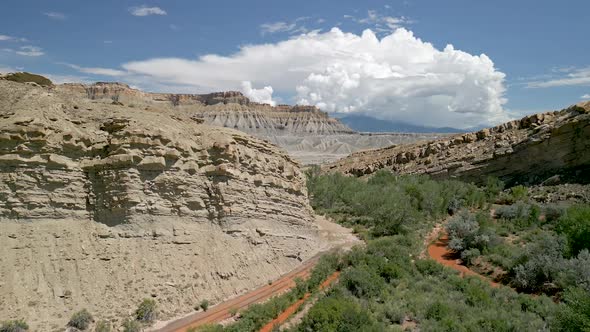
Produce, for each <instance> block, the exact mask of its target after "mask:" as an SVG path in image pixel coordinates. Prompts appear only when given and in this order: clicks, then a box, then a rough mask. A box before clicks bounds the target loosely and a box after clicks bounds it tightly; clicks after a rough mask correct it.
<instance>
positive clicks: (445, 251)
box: [428, 231, 499, 287]
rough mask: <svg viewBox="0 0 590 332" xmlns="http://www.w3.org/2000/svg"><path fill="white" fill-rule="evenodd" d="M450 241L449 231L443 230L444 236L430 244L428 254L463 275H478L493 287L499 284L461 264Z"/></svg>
mask: <svg viewBox="0 0 590 332" xmlns="http://www.w3.org/2000/svg"><path fill="white" fill-rule="evenodd" d="M448 243H449V237H448V236H447V233H446V232H445V231H443V236H441V237H440V238H439V239H438V240H437V241H435V242H434V243H432V244H431V245H429V246H428V255H429V256H430V257H431V258H432V259H434V260H435V261H437V262H439V263H440V264H442V265H445V266H448V267H450V268H452V269H455V270H457V271H459V273H460V275H461V277H463V276H465V275H471V276H477V277H479V278H481V279H483V280H485V281H487V282H489V283H490V285H491V286H492V287H498V286H499V284H498V283H497V282H493V281H491V280H489V279H488V278H486V277H484V276H482V275H480V274H477V273H475V272H473V271H471V270H470V269H468V268H467V267H466V266H465V265H461V264H459V261H460V260H459V259H457V258H456V257H455V256H456V255H455V253H454V252H453V251H452V250H450V249H449V248H448V247H447V244H448Z"/></svg>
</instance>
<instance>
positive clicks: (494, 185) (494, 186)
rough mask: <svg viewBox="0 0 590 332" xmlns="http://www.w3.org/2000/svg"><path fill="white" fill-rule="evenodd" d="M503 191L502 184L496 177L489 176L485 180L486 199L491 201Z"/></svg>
mask: <svg viewBox="0 0 590 332" xmlns="http://www.w3.org/2000/svg"><path fill="white" fill-rule="evenodd" d="M502 190H504V182H502V181H501V180H500V179H498V178H497V177H493V176H489V177H488V178H487V180H486V186H485V192H486V195H487V196H488V199H491V200H493V199H494V198H495V197H496V196H498V195H499V194H500V193H501V192H502Z"/></svg>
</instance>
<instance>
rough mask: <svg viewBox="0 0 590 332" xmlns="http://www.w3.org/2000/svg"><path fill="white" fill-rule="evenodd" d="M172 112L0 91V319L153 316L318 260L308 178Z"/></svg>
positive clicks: (259, 144)
mask: <svg viewBox="0 0 590 332" xmlns="http://www.w3.org/2000/svg"><path fill="white" fill-rule="evenodd" d="M198 122H199V121H198V119H197V120H195V119H193V118H191V117H190V116H189V115H187V114H186V112H183V111H180V110H165V111H162V110H158V109H155V108H153V107H150V108H149V109H148V110H146V109H144V108H137V107H136V108H132V107H128V106H120V105H110V104H106V103H97V102H96V101H93V100H91V99H87V98H79V96H78V95H77V94H75V93H74V94H72V93H71V91H66V90H64V89H47V88H41V87H33V86H30V85H25V84H19V83H13V82H8V81H0V251H1V252H2V255H0V298H1V299H2V305H0V317H1V318H2V319H17V318H25V319H26V320H27V321H28V322H29V325H31V326H32V328H33V330H35V331H37V330H38V331H41V330H43V331H51V330H63V327H64V326H65V323H66V322H67V320H68V319H69V317H70V315H71V314H72V313H73V312H74V311H77V310H80V309H82V308H88V309H89V310H90V311H91V312H93V313H94V314H95V316H96V318H99V319H109V320H115V321H116V320H120V319H122V318H123V317H125V316H127V315H128V314H130V313H131V312H132V311H133V310H134V308H135V307H136V305H137V303H138V302H139V301H140V300H141V299H142V298H145V297H154V298H156V300H157V301H158V303H159V304H160V308H161V309H162V312H161V317H160V318H163V319H166V318H170V317H172V316H174V315H178V314H183V313H187V312H190V311H191V310H192V307H193V306H194V305H195V303H197V301H200V300H202V299H209V300H210V301H213V302H216V301H219V300H220V299H223V298H227V297H229V296H232V295H235V294H237V293H240V292H243V291H245V290H246V289H248V288H251V287H253V286H256V285H260V284H263V283H266V282H267V281H268V280H269V279H274V278H276V277H277V276H279V275H280V274H282V273H285V272H286V271H288V270H290V269H292V268H293V267H294V266H296V265H297V264H298V263H299V262H300V261H301V260H304V259H306V258H308V257H310V256H311V255H313V254H314V253H315V252H317V251H318V250H319V249H320V248H321V246H322V245H323V243H322V242H321V241H320V239H319V238H318V231H317V227H316V226H315V223H314V220H313V216H312V211H311V208H310V207H309V205H308V200H307V192H306V186H305V178H304V175H303V174H302V172H301V170H300V169H299V167H298V165H297V163H296V162H294V161H293V160H292V159H291V158H290V157H288V156H287V155H285V154H283V153H282V152H281V151H280V150H279V149H278V148H276V147H275V146H273V145H271V144H268V143H266V142H263V141H261V140H258V139H255V138H253V137H250V136H249V135H246V134H244V133H241V132H239V131H234V130H229V129H225V128H217V127H210V126H206V125H202V124H198Z"/></svg>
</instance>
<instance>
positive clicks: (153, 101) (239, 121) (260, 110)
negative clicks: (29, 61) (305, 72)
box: [56, 82, 440, 164]
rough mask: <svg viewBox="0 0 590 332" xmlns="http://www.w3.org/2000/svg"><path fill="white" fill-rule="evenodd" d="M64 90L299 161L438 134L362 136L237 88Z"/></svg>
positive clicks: (312, 111)
mask: <svg viewBox="0 0 590 332" xmlns="http://www.w3.org/2000/svg"><path fill="white" fill-rule="evenodd" d="M56 89H57V90H58V91H66V92H68V93H73V94H76V95H78V96H80V97H84V98H87V99H91V100H94V101H96V102H103V103H108V104H111V103H114V104H124V105H128V106H133V107H135V108H142V109H145V108H148V109H150V108H157V109H160V110H174V111H179V112H184V113H185V114H187V115H189V116H191V117H194V118H196V119H200V120H201V121H203V122H204V123H206V124H209V125H214V126H219V127H227V128H233V129H237V130H240V131H243V132H246V133H250V134H252V135H255V136H257V137H259V138H262V139H264V140H266V141H269V142H271V143H273V144H275V145H277V146H279V147H281V148H283V149H284V150H286V151H287V152H288V153H289V154H290V155H291V156H292V157H294V158H295V159H297V160H298V161H299V162H301V163H303V164H316V163H324V162H327V161H334V160H337V159H340V158H342V157H345V156H347V155H348V154H350V153H352V152H356V151H359V150H365V149H371V148H379V147H385V146H390V145H392V144H400V143H409V142H414V141H416V140H419V139H432V138H438V137H440V135H436V134H434V135H433V134H404V133H400V134H390V135H383V134H380V135H362V134H358V133H355V132H354V131H353V130H351V129H350V128H348V127H347V126H346V125H344V124H342V123H341V122H340V121H339V120H337V119H335V118H331V117H330V116H328V114H326V113H325V112H322V111H320V110H319V109H317V108H315V107H310V106H288V105H279V106H276V107H273V106H270V105H265V104H258V103H254V102H251V101H250V100H249V99H248V98H246V97H245V96H244V95H242V94H241V93H240V92H235V91H229V92H217V93H210V94H203V95H198V94H166V93H148V92H143V91H140V90H136V89H133V88H130V87H129V86H128V85H126V84H121V83H105V82H99V83H95V84H92V85H83V84H63V85H61V86H57V87H56Z"/></svg>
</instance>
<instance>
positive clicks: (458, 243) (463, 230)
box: [445, 212, 490, 252]
mask: <svg viewBox="0 0 590 332" xmlns="http://www.w3.org/2000/svg"><path fill="white" fill-rule="evenodd" d="M445 228H446V231H447V234H448V236H449V245H448V246H449V248H451V249H452V250H455V251H457V252H462V251H464V250H468V249H474V248H477V249H479V250H483V249H485V248H486V247H487V246H488V244H489V243H490V235H488V234H483V233H482V232H481V230H480V227H479V223H478V222H477V220H476V219H475V216H474V215H473V214H471V213H469V212H464V213H462V214H460V215H458V216H455V217H454V218H453V219H451V220H450V221H449V222H448V223H447V225H446V227H445Z"/></svg>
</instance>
